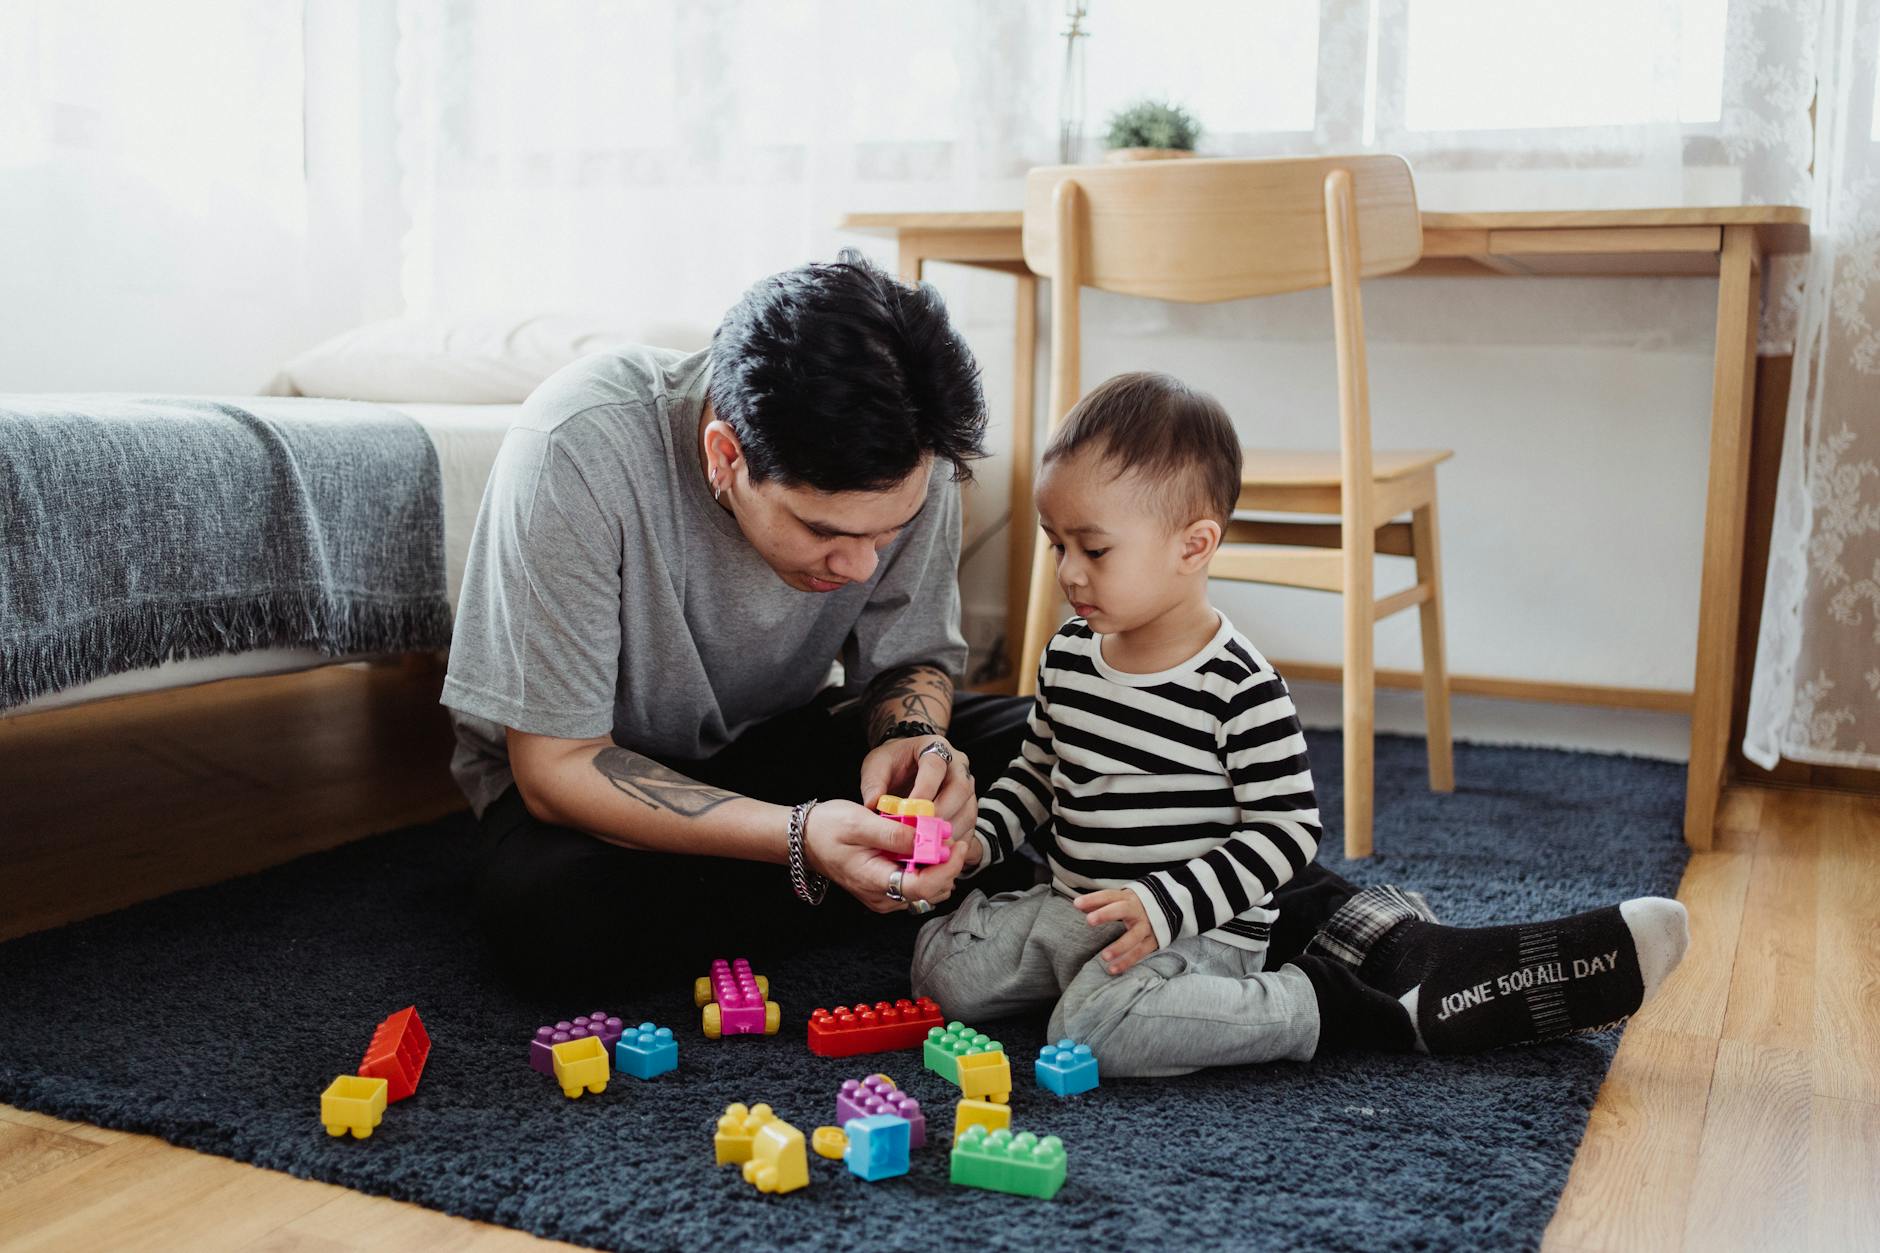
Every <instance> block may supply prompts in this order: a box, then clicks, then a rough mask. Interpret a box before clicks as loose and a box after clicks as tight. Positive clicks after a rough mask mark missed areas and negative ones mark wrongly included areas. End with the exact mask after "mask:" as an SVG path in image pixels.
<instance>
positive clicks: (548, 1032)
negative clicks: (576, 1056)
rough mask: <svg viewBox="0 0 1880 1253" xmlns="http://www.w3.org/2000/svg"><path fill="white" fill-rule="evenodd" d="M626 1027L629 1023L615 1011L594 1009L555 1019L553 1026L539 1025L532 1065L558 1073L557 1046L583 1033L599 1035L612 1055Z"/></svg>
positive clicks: (531, 1046) (532, 1043)
mask: <svg viewBox="0 0 1880 1253" xmlns="http://www.w3.org/2000/svg"><path fill="white" fill-rule="evenodd" d="M624 1030H626V1024H625V1023H623V1022H621V1021H620V1019H619V1018H618V1017H616V1016H614V1015H612V1014H607V1013H603V1012H602V1011H600V1010H598V1009H597V1010H595V1011H594V1012H593V1013H591V1014H581V1015H579V1016H578V1017H576V1018H573V1019H570V1020H564V1021H562V1022H558V1023H556V1024H555V1025H554V1026H552V1027H537V1028H536V1029H535V1039H533V1040H531V1041H529V1065H531V1066H533V1067H534V1068H535V1069H536V1070H538V1071H540V1072H541V1073H543V1074H545V1075H552V1074H554V1073H555V1054H554V1052H553V1049H554V1047H555V1046H556V1045H557V1044H566V1043H567V1042H568V1041H569V1040H579V1039H581V1038H582V1037H583V1036H590V1035H597V1036H599V1037H600V1038H601V1045H602V1046H603V1047H604V1048H606V1049H607V1051H608V1055H609V1056H612V1054H613V1048H614V1044H615V1043H616V1042H617V1041H618V1040H619V1039H620V1033H621V1032H622V1031H624Z"/></svg>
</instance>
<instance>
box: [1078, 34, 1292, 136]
mask: <svg viewBox="0 0 1880 1253" xmlns="http://www.w3.org/2000/svg"><path fill="white" fill-rule="evenodd" d="M1084 26H1085V29H1087V30H1089V31H1090V38H1089V40H1088V48H1087V50H1086V53H1085V55H1086V57H1087V60H1086V62H1085V82H1086V84H1087V88H1086V92H1087V94H1086V97H1085V99H1086V113H1085V123H1084V133H1085V135H1087V136H1094V137H1096V138H1097V139H1099V140H1101V138H1102V135H1103V130H1104V127H1105V126H1106V125H1107V123H1108V120H1109V117H1110V115H1111V114H1112V113H1114V112H1115V111H1116V110H1118V109H1120V108H1123V107H1124V106H1126V105H1129V104H1132V103H1134V102H1135V101H1137V100H1139V99H1141V98H1143V97H1145V96H1147V97H1150V98H1153V99H1158V100H1159V99H1164V98H1166V99H1167V100H1168V101H1169V102H1170V103H1171V104H1177V105H1181V106H1182V107H1184V108H1186V109H1188V110H1189V111H1191V112H1192V113H1194V115H1195V116H1196V117H1197V118H1198V119H1199V120H1200V122H1201V125H1202V126H1203V127H1204V128H1205V129H1206V131H1207V132H1208V133H1210V134H1214V135H1235V134H1249V133H1258V132H1266V131H1310V130H1311V129H1312V127H1313V120H1314V111H1315V109H1316V107H1317V84H1318V47H1319V0H1259V2H1258V3H1251V2H1249V0H1158V2H1157V3H1154V4H1149V3H1117V2H1116V0H1111V3H1107V4H1106V3H1101V2H1099V3H1095V4H1092V5H1091V7H1090V16H1089V17H1088V18H1086V19H1085V21H1084Z"/></svg>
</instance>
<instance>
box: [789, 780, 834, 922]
mask: <svg viewBox="0 0 1880 1253" xmlns="http://www.w3.org/2000/svg"><path fill="white" fill-rule="evenodd" d="M814 808H816V802H815V801H814V800H807V801H804V802H803V803H802V804H800V805H797V806H796V807H795V808H793V809H791V810H790V888H791V890H792V891H794V892H795V893H796V897H797V899H798V900H800V901H803V902H804V903H805V904H809V905H820V904H822V902H823V896H824V894H825V893H827V892H828V891H829V880H828V879H826V878H824V877H823V876H822V875H819V874H817V873H816V872H815V871H814V870H811V869H810V868H809V864H808V863H807V862H806V861H804V859H803V833H804V832H805V831H806V830H808V828H809V811H810V810H812V809H814Z"/></svg>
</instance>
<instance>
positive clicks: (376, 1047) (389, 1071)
mask: <svg viewBox="0 0 1880 1253" xmlns="http://www.w3.org/2000/svg"><path fill="white" fill-rule="evenodd" d="M430 1055H431V1037H430V1036H429V1035H427V1034H425V1030H424V1023H423V1022H422V1021H421V1020H420V1019H419V1018H418V1008H417V1006H415V1005H411V1006H407V1007H405V1008H404V1009H401V1010H399V1011H398V1012H397V1013H396V1014H393V1015H392V1016H391V1017H390V1018H387V1019H386V1020H385V1021H384V1022H382V1023H380V1024H379V1028H378V1030H377V1031H374V1032H373V1033H372V1043H370V1044H368V1045H366V1057H365V1060H364V1061H362V1062H360V1063H359V1077H360V1078H362V1079H383V1080H385V1086H386V1089H387V1091H386V1093H385V1099H386V1100H388V1101H402V1100H404V1099H405V1098H406V1097H408V1096H410V1095H411V1094H412V1093H413V1092H416V1091H417V1090H418V1076H420V1075H422V1074H423V1073H424V1059H425V1058H427V1057H429V1056H430Z"/></svg>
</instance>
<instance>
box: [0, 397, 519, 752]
mask: <svg viewBox="0 0 1880 1253" xmlns="http://www.w3.org/2000/svg"><path fill="white" fill-rule="evenodd" d="M385 407H386V408H388V409H396V410H398V411H399V412H401V413H405V414H409V415H410V416H411V417H412V419H413V420H415V421H416V422H417V423H418V425H419V426H421V427H423V428H424V432H425V434H426V435H429V436H430V437H431V444H432V446H433V447H435V448H436V449H437V464H438V469H439V471H440V472H441V473H442V476H443V484H444V578H445V580H446V584H447V591H448V594H449V596H450V604H451V609H452V611H453V612H454V611H455V610H456V607H457V593H458V591H459V590H460V589H461V588H462V587H463V567H464V562H465V560H466V559H467V558H468V556H469V553H470V531H471V528H473V527H474V526H475V525H476V520H477V508H478V506H480V505H481V504H482V503H483V485H484V484H485V483H486V482H487V481H488V480H489V477H490V467H491V466H493V465H495V464H496V450H497V448H498V447H500V446H501V445H502V442H503V435H504V433H505V432H506V431H508V430H509V427H510V424H511V423H513V422H514V421H515V420H516V415H517V414H519V413H521V412H522V406H521V405H437V404H391V405H386V406H385ZM346 660H349V659H348V658H344V657H328V656H326V655H325V654H324V653H321V652H319V651H318V650H317V649H312V648H263V649H256V650H255V651H253V652H246V653H234V654H231V655H229V656H226V657H198V658H194V659H192V660H189V661H166V662H164V663H163V664H162V665H160V666H151V667H148V668H147V669H143V670H130V671H126V672H125V673H123V674H113V675H107V676H106V677H104V678H102V679H95V680H93V681H92V682H90V683H81V684H79V685H78V686H76V687H68V688H65V689H63V690H61V691H57V692H52V693H49V694H48V695H45V696H41V697H39V698H38V699H36V700H30V701H27V702H26V703H25V704H23V705H18V706H15V707H14V708H12V709H9V710H6V711H5V712H4V713H0V717H11V716H14V715H18V714H24V713H35V712H38V711H40V710H46V709H57V708H59V707H61V706H64V705H77V704H82V703H84V702H85V701H93V700H103V699H105V698H106V697H111V696H129V695H132V694H134V693H137V692H155V691H162V690H163V689H165V688H173V687H187V686H189V685H190V684H193V683H208V682H211V681H213V680H216V679H233V678H241V677H244V676H249V675H257V674H286V673H289V672H291V671H295V670H311V669H314V668H316V667H318V666H330V665H334V664H336V663H338V662H341V661H346Z"/></svg>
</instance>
